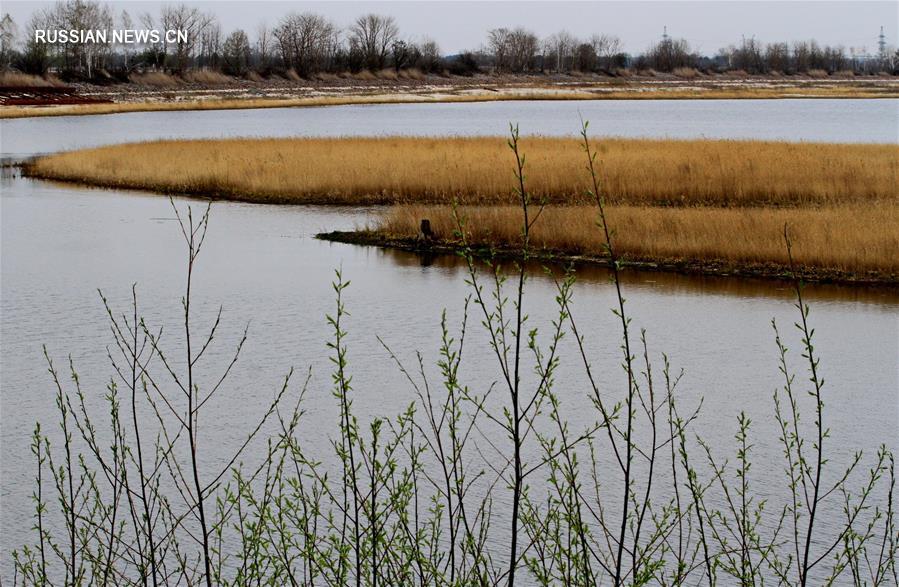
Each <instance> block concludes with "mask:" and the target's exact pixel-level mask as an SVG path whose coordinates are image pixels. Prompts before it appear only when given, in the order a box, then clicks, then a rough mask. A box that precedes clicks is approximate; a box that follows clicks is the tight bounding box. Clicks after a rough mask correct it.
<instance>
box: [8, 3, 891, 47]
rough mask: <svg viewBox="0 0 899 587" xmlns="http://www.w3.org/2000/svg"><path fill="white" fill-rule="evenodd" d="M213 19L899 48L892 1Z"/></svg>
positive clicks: (218, 10) (212, 6)
mask: <svg viewBox="0 0 899 587" xmlns="http://www.w3.org/2000/svg"><path fill="white" fill-rule="evenodd" d="M108 3H109V4H110V5H112V6H113V8H114V9H115V10H116V11H117V12H118V11H120V10H122V9H126V10H128V12H129V13H130V14H131V15H132V16H135V15H137V14H140V13H143V12H147V11H149V12H151V13H153V14H158V13H159V9H160V7H161V6H162V5H164V4H167V3H169V2H160V1H148V0H116V1H110V2H108ZM51 4H52V2H46V1H23V0H13V1H9V0H5V1H4V2H3V6H2V11H3V12H9V13H10V14H11V15H12V17H13V18H14V19H15V21H16V22H17V23H19V24H20V26H21V25H22V24H23V23H25V22H26V21H27V20H28V18H29V16H30V15H31V12H32V11H33V10H34V9H35V8H38V7H44V6H49V5H51ZM185 4H188V5H195V6H198V7H200V8H202V9H203V10H205V11H209V12H213V13H215V14H216V15H217V16H218V17H219V20H220V22H221V23H222V28H223V29H224V30H225V32H226V33H227V32H228V31H231V30H233V29H236V28H243V29H245V30H246V31H247V32H248V34H249V35H250V36H251V37H255V30H256V29H257V27H258V25H259V24H261V23H266V24H268V25H269V26H271V25H274V24H275V23H276V22H277V21H278V19H279V18H280V17H281V16H282V15H284V14H286V13H288V12H291V11H298V12H303V11H307V10H308V11H313V12H317V13H320V14H323V15H325V16H327V17H329V18H330V19H332V20H333V21H335V22H336V23H337V24H338V25H340V26H347V25H348V24H349V23H351V22H352V21H353V19H354V18H355V17H357V16H359V15H361V14H363V13H366V12H377V13H381V14H389V15H391V16H393V17H394V18H396V20H397V22H398V24H399V26H400V30H401V33H402V34H403V36H404V37H409V38H412V39H419V38H421V37H430V38H432V39H434V40H436V41H437V43H438V44H439V45H440V48H441V50H442V51H443V52H444V53H455V52H458V51H462V50H466V49H477V48H478V47H480V46H481V45H482V44H483V43H484V39H485V37H486V32H487V31H488V30H490V29H492V28H496V27H501V26H512V27H514V26H524V27H527V28H529V29H531V30H533V31H535V32H536V33H537V34H538V35H541V36H545V35H549V34H551V33H553V32H556V31H558V30H562V29H564V30H567V31H568V32H570V33H572V34H574V35H576V36H578V37H588V36H590V35H591V34H593V33H610V34H614V35H617V36H618V37H620V38H621V40H622V42H623V44H624V49H625V50H626V51H629V52H631V53H637V52H640V51H643V50H644V49H645V48H646V47H647V46H648V45H649V44H650V43H651V42H653V41H655V40H657V39H658V38H659V37H660V36H661V34H662V28H663V27H664V26H666V25H667V27H668V33H669V34H670V35H672V36H674V37H683V38H685V39H687V40H688V41H689V42H690V44H691V45H692V46H693V48H694V49H696V50H698V51H700V52H702V53H706V54H713V53H715V52H716V51H717V50H718V49H719V48H721V47H724V46H726V45H729V44H731V43H736V42H739V40H740V38H741V36H744V35H745V36H747V37H751V36H753V35H754V36H755V37H756V38H758V39H760V40H762V41H775V40H777V41H796V40H804V39H815V40H817V41H818V42H820V43H822V44H837V45H843V46H845V47H847V48H849V47H862V46H864V47H867V49H868V50H869V51H871V52H872V53H873V52H875V51H876V49H877V35H878V33H879V32H880V27H881V26H883V27H884V32H885V34H886V35H887V42H888V43H889V44H890V45H895V44H896V35H897V21H899V2H897V1H895V0H889V1H876V2H869V1H851V0H848V1H847V0H844V1H838V2H821V1H808V0H805V1H794V2H772V1H746V0H743V1H721V0H719V1H702V2H695V1H692V2H686V1H676V0H661V1H659V0H655V1H630V2H623V1H608V2H603V1H599V2H597V1H592V2H588V1H582V2H549V1H542V2H521V1H514V0H506V1H498V2H497V1H494V2H474V1H466V2H446V1H438V2H428V1H394V2H358V1H352V2H349V1H348V2H337V1H331V2H321V1H319V2H272V1H262V2H259V1H251V0H226V1H222V0H218V1H214V2H213V1H199V2H185Z"/></svg>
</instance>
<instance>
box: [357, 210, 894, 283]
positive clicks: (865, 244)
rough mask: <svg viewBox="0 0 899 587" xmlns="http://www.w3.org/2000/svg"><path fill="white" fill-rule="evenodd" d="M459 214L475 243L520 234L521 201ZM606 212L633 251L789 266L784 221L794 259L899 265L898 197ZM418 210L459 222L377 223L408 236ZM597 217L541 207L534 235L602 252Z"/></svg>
mask: <svg viewBox="0 0 899 587" xmlns="http://www.w3.org/2000/svg"><path fill="white" fill-rule="evenodd" d="M532 213H533V210H532ZM458 214H459V215H460V216H461V217H462V218H464V220H465V231H466V233H467V235H468V240H469V242H471V243H472V244H474V245H478V246H488V245H490V246H496V247H508V246H510V245H511V246H513V247H514V246H515V245H516V244H518V243H520V240H521V209H520V208H516V207H514V206H482V207H461V208H459V209H458ZM606 214H607V217H608V219H609V225H610V226H611V227H612V228H613V229H614V239H615V243H616V248H617V249H618V251H619V253H621V254H623V255H624V256H625V257H626V258H629V259H632V260H649V261H684V262H712V261H715V262H724V263H726V264H730V265H734V266H742V265H752V264H760V265H778V266H786V265H787V264H788V259H787V256H786V251H785V249H784V244H783V228H784V224H787V225H788V226H789V227H790V233H791V237H792V239H793V241H794V249H793V255H794V258H795V261H796V263H798V264H799V265H801V266H803V267H807V268H808V267H810V268H817V269H824V270H837V271H842V272H847V273H852V274H856V275H861V274H865V273H868V272H874V273H877V274H880V275H891V274H896V273H899V254H897V253H899V231H896V227H897V226H899V205H897V204H895V203H883V204H878V205H865V206H862V205H848V206H826V207H823V208H818V209H766V208H739V209H720V208H717V209H716V208H659V207H644V206H610V207H609V208H608V209H607V211H606ZM423 218H427V219H429V220H430V221H431V227H432V230H433V231H434V233H435V236H436V237H437V238H438V239H440V240H444V241H454V240H456V236H455V234H456V231H457V224H456V221H455V219H454V218H453V215H452V210H451V208H450V207H448V206H416V205H409V206H396V207H393V208H391V209H390V210H389V211H388V212H387V213H386V215H385V216H384V218H383V220H382V221H381V222H380V224H379V225H377V226H376V227H374V228H375V229H376V230H377V231H379V232H381V233H383V234H387V235H390V236H394V237H399V238H414V237H416V236H417V235H418V231H419V225H420V222H421V219H423ZM597 218H598V214H597V209H596V208H595V207H592V206H562V207H547V208H546V209H545V210H544V212H543V214H542V215H541V216H540V218H539V220H538V221H537V223H536V224H535V225H534V228H533V229H532V231H531V244H532V246H534V247H538V248H542V249H546V250H549V251H554V252H561V253H566V254H578V255H595V256H602V255H603V254H604V250H603V247H602V245H603V240H602V233H601V232H600V230H599V229H598V227H597V225H596V220H597Z"/></svg>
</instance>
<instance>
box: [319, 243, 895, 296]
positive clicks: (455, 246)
mask: <svg viewBox="0 0 899 587" xmlns="http://www.w3.org/2000/svg"><path fill="white" fill-rule="evenodd" d="M315 238H317V239H320V240H324V241H330V242H337V243H345V244H353V245H363V246H374V247H380V248H386V249H395V250H401V251H407V252H411V253H417V254H420V255H458V254H461V253H462V250H463V248H462V245H461V244H460V243H458V242H451V241H440V240H428V239H424V238H409V237H398V236H393V235H388V234H383V233H379V232H376V231H369V230H357V231H349V232H346V231H334V232H324V233H319V234H317V235H315ZM472 253H473V254H474V256H475V257H478V258H482V259H486V258H488V257H490V258H493V259H501V260H508V261H511V260H516V259H520V258H521V251H520V250H519V249H516V248H514V247H496V248H492V249H487V248H473V249H472ZM530 257H531V259H532V260H535V261H539V262H542V263H548V264H553V265H561V266H565V265H572V266H578V265H595V266H597V265H598V266H606V267H608V266H609V265H610V263H609V258H608V257H603V256H596V255H582V254H574V253H570V252H566V251H552V250H535V251H533V252H532V253H531V255H530ZM619 265H620V266H621V267H623V268H625V269H628V268H630V269H636V270H640V271H659V272H665V273H683V274H692V275H710V276H717V277H750V278H762V279H773V280H779V281H791V280H792V279H793V274H791V272H790V268H789V267H786V266H783V265H778V264H767V263H765V264H762V263H742V264H737V263H731V262H725V261H720V260H715V259H710V260H694V259H637V258H627V259H622V260H621V261H620V262H619ZM795 275H796V277H798V278H799V279H801V280H802V281H804V282H808V283H833V284H839V285H853V286H878V287H884V288H889V289H896V288H899V275H897V274H884V273H879V272H873V271H871V272H867V273H861V274H860V273H850V272H846V271H839V270H835V269H823V268H819V267H797V268H796V274H795Z"/></svg>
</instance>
